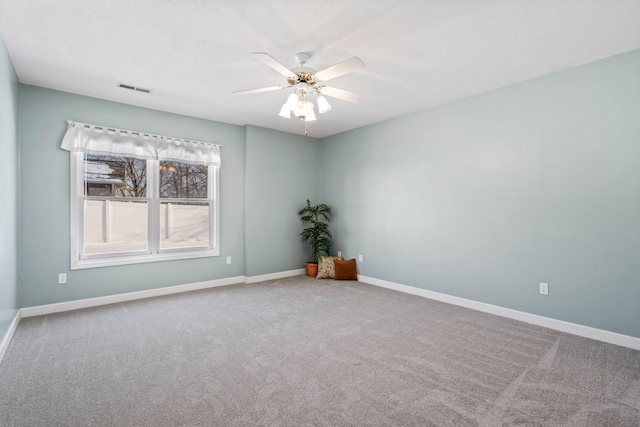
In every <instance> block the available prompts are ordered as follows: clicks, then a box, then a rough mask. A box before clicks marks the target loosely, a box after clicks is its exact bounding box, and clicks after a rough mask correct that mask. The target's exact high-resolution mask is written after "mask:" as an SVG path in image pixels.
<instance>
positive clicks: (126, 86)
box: [118, 83, 151, 93]
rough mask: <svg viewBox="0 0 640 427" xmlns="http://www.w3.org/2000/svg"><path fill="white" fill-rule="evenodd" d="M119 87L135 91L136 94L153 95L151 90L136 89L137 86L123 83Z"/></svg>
mask: <svg viewBox="0 0 640 427" xmlns="http://www.w3.org/2000/svg"><path fill="white" fill-rule="evenodd" d="M118 87H120V88H122V89H128V90H133V91H135V92H142V93H151V89H144V88H141V87H136V86H131V85H124V84H122V83H118Z"/></svg>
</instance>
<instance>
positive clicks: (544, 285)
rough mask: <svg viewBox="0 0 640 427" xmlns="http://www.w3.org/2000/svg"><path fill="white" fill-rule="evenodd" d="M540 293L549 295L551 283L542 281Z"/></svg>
mask: <svg viewBox="0 0 640 427" xmlns="http://www.w3.org/2000/svg"><path fill="white" fill-rule="evenodd" d="M540 293H541V294H542V295H549V284H548V283H540Z"/></svg>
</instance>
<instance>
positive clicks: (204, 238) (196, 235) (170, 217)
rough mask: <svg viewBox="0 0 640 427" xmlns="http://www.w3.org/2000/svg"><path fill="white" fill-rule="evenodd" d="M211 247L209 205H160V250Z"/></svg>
mask: <svg viewBox="0 0 640 427" xmlns="http://www.w3.org/2000/svg"><path fill="white" fill-rule="evenodd" d="M201 246H209V203H208V202H180V203H167V202H162V203H161V204H160V248H161V249H171V248H193V247H201Z"/></svg>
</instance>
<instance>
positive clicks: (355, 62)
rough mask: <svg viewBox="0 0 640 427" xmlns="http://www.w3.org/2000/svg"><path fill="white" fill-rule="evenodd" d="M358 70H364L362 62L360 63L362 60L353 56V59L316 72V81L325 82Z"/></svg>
mask: <svg viewBox="0 0 640 427" xmlns="http://www.w3.org/2000/svg"><path fill="white" fill-rule="evenodd" d="M360 68H364V62H362V59H360V58H358V57H357V56H354V57H353V58H349V59H347V60H346V61H342V62H340V63H339V64H336V65H334V66H332V67H329V68H325V69H324V70H322V71H318V72H317V73H316V78H317V79H318V80H321V81H324V82H326V81H327V80H331V79H334V78H336V77H340V76H343V75H345V74H348V73H350V72H352V71H355V70H359V69H360Z"/></svg>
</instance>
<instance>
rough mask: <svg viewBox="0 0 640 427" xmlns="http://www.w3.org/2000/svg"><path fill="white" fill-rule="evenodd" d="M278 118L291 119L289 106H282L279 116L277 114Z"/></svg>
mask: <svg viewBox="0 0 640 427" xmlns="http://www.w3.org/2000/svg"><path fill="white" fill-rule="evenodd" d="M278 115H279V116H280V117H284V118H285V119H290V118H291V109H290V108H289V106H288V105H287V104H283V105H282V108H281V109H280V114H278Z"/></svg>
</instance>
